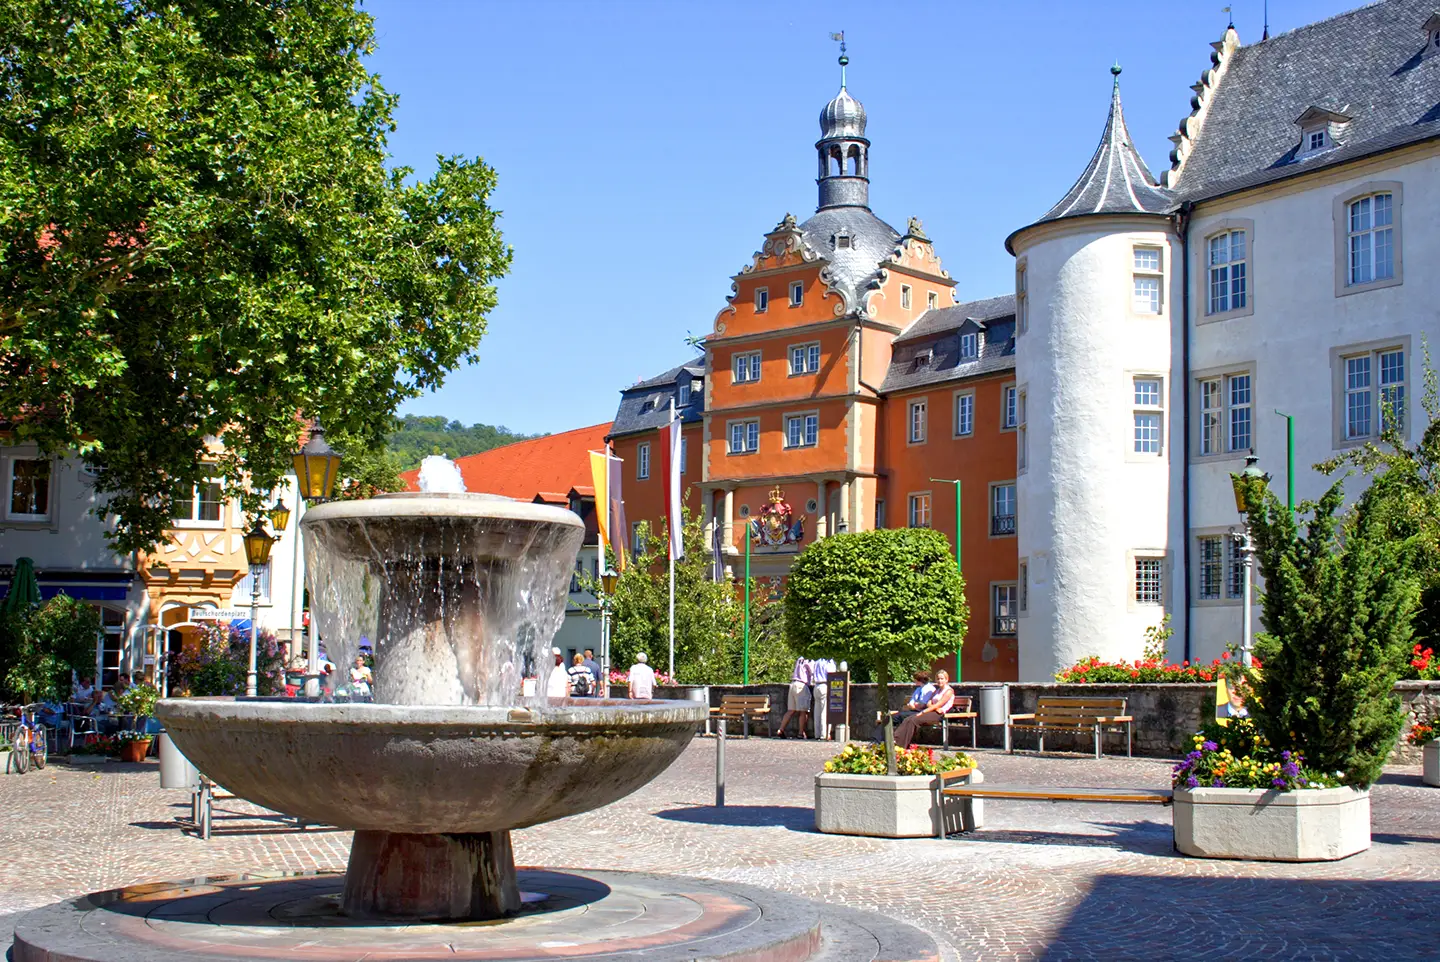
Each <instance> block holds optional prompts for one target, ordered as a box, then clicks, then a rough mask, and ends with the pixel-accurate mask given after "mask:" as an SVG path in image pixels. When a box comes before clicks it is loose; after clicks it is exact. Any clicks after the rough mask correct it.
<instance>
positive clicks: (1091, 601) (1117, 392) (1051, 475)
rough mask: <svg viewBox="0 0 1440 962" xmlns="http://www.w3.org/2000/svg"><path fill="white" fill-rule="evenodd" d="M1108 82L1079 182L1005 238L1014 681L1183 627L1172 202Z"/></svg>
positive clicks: (1126, 652)
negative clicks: (1010, 291)
mask: <svg viewBox="0 0 1440 962" xmlns="http://www.w3.org/2000/svg"><path fill="white" fill-rule="evenodd" d="M1112 72H1113V73H1114V75H1115V82H1114V90H1113V93H1112V97H1111V103H1110V115H1109V119H1108V120H1107V122H1106V124H1105V132H1104V134H1103V135H1102V136H1101V138H1100V144H1099V146H1098V147H1097V148H1096V150H1095V154H1094V156H1093V157H1092V158H1091V159H1090V163H1089V165H1088V166H1087V167H1086V168H1085V172H1084V173H1083V174H1081V175H1080V178H1079V180H1077V181H1076V182H1075V185H1074V186H1073V187H1071V188H1070V190H1069V192H1068V193H1066V195H1065V196H1064V197H1063V198H1062V199H1061V200H1060V202H1059V203H1058V204H1056V205H1055V206H1054V207H1053V208H1052V209H1051V210H1050V211H1049V212H1048V213H1047V214H1046V215H1045V216H1044V217H1042V218H1041V219H1040V220H1039V221H1037V222H1036V223H1034V224H1031V225H1030V226H1028V227H1024V228H1021V229H1020V230H1018V231H1016V232H1015V233H1014V234H1011V235H1010V237H1009V238H1008V239H1007V240H1006V247H1007V248H1008V249H1009V250H1010V252H1011V253H1012V254H1014V255H1015V257H1016V289H1017V291H1016V292H1017V314H1018V317H1017V329H1016V334H1017V344H1016V368H1015V381H1016V387H1017V403H1018V406H1019V411H1018V415H1019V421H1020V428H1019V432H1018V437H1017V443H1018V446H1019V452H1018V456H1019V464H1018V466H1017V478H1016V497H1017V515H1018V521H1017V535H1018V538H1017V540H1018V545H1017V550H1018V553H1019V558H1020V562H1021V565H1022V567H1021V578H1022V582H1023V583H1022V588H1021V591H1022V602H1021V603H1022V610H1021V616H1020V618H1019V621H1018V625H1019V629H1018V641H1019V652H1020V679H1021V680H1022V681H1049V680H1051V679H1052V678H1053V677H1054V674H1055V672H1057V671H1059V670H1061V669H1062V668H1066V667H1068V666H1070V665H1073V664H1074V663H1075V662H1076V661H1078V660H1080V659H1081V658H1084V657H1086V656H1089V655H1098V656H1100V658H1102V659H1103V660H1107V661H1108V660H1118V659H1123V660H1133V659H1135V658H1139V657H1140V656H1141V651H1142V649H1143V646H1144V641H1145V635H1144V632H1145V629H1146V628H1147V627H1149V626H1151V625H1158V624H1160V622H1161V619H1162V618H1163V616H1164V615H1165V614H1166V613H1171V614H1172V616H1173V618H1174V621H1175V627H1176V628H1177V630H1178V629H1179V628H1180V621H1181V619H1183V618H1184V617H1185V604H1184V601H1185V587H1184V585H1183V583H1180V582H1178V581H1177V580H1176V579H1177V577H1178V576H1179V575H1178V573H1179V572H1180V570H1181V565H1180V563H1179V562H1180V559H1179V557H1178V553H1179V551H1180V550H1181V548H1182V546H1183V544H1184V541H1183V538H1184V533H1183V529H1182V519H1181V508H1180V505H1181V501H1180V496H1181V480H1182V477H1183V470H1184V466H1183V460H1182V456H1181V450H1182V445H1181V444H1180V440H1181V434H1180V432H1181V431H1182V430H1183V427H1182V411H1183V403H1182V396H1180V395H1179V394H1177V393H1176V392H1178V391H1183V390H1185V385H1184V384H1182V383H1175V379H1174V372H1175V371H1177V370H1178V368H1179V364H1178V361H1179V359H1180V350H1181V348H1180V345H1181V341H1180V338H1181V337H1182V334H1183V332H1182V331H1181V330H1179V329H1178V326H1180V325H1182V322H1181V320H1180V318H1181V317H1182V312H1181V311H1180V309H1179V308H1180V297H1181V283H1180V279H1179V277H1178V275H1179V273H1180V264H1181V255H1180V249H1179V242H1178V238H1177V236H1176V234H1175V231H1174V229H1173V226H1172V221H1171V218H1170V216H1169V215H1170V212H1171V211H1173V210H1174V209H1175V206H1176V204H1175V201H1174V199H1173V197H1172V196H1171V195H1170V194H1169V193H1168V192H1167V191H1165V190H1164V189H1162V188H1161V187H1159V186H1158V185H1157V183H1156V181H1155V178H1154V177H1152V176H1151V174H1150V171H1149V170H1148V169H1147V168H1146V166H1145V162H1144V161H1143V160H1141V158H1140V156H1139V154H1138V153H1137V152H1136V151H1135V148H1134V146H1133V145H1132V144H1131V142H1130V136H1129V133H1128V131H1127V130H1126V129H1125V119H1124V115H1123V113H1122V111H1121V106H1120V79H1119V74H1120V68H1119V67H1118V66H1117V67H1115V68H1113V70H1112ZM1172 317H1173V318H1175V319H1176V320H1175V322H1174V323H1173V324H1172V321H1171V319H1172ZM1172 360H1173V362H1174V363H1172Z"/></svg>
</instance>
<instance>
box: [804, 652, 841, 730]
mask: <svg viewBox="0 0 1440 962" xmlns="http://www.w3.org/2000/svg"><path fill="white" fill-rule="evenodd" d="M834 670H835V662H834V661H832V660H831V659H829V658H816V659H815V660H814V661H812V662H811V663H810V677H811V679H812V682H811V684H810V705H811V710H810V714H811V716H812V717H813V718H814V719H815V737H816V738H829V737H830V718H829V708H830V705H829V700H830V673H831V672H832V671H834Z"/></svg>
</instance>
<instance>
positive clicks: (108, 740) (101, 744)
mask: <svg viewBox="0 0 1440 962" xmlns="http://www.w3.org/2000/svg"><path fill="white" fill-rule="evenodd" d="M84 745H85V751H87V752H89V753H91V754H95V755H112V756H113V755H118V754H120V740H119V739H117V738H116V737H115V736H114V735H94V734H92V735H86V736H85V741H84Z"/></svg>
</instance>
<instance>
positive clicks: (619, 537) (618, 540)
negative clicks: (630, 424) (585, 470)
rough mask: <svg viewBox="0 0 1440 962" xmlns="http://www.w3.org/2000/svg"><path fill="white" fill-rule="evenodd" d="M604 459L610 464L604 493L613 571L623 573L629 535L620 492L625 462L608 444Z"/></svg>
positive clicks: (622, 497)
mask: <svg viewBox="0 0 1440 962" xmlns="http://www.w3.org/2000/svg"><path fill="white" fill-rule="evenodd" d="M605 457H606V459H607V460H608V461H609V464H610V472H609V474H610V477H609V479H608V480H607V482H606V484H605V493H606V494H607V495H608V496H609V498H610V539H611V541H613V542H614V543H615V545H616V548H615V558H616V569H615V570H617V571H624V570H625V548H626V544H627V543H628V542H627V541H626V540H625V539H626V538H627V537H629V534H630V525H628V524H626V523H625V496H624V495H623V494H621V491H620V470H621V468H623V467H624V465H625V462H624V461H623V460H621V459H620V458H617V457H615V450H614V448H612V447H611V446H610V445H609V444H606V445H605Z"/></svg>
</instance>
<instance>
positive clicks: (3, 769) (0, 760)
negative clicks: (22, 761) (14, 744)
mask: <svg viewBox="0 0 1440 962" xmlns="http://www.w3.org/2000/svg"><path fill="white" fill-rule="evenodd" d="M10 755H11V752H10V749H8V748H0V775H9V774H10V773H11V772H13V771H14V770H15V766H14V765H12V764H11V763H10Z"/></svg>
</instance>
